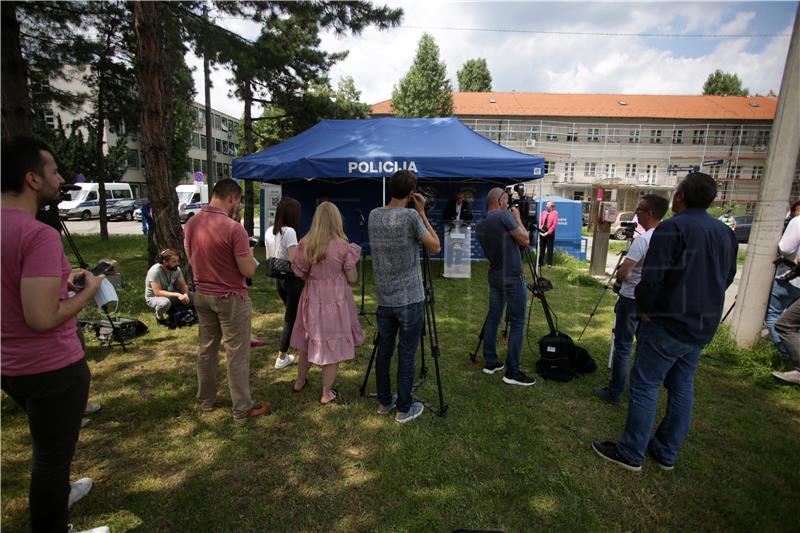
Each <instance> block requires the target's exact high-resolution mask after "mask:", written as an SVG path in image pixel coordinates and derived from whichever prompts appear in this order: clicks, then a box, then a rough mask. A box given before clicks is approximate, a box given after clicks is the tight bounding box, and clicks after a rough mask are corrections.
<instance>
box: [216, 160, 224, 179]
mask: <svg viewBox="0 0 800 533" xmlns="http://www.w3.org/2000/svg"><path fill="white" fill-rule="evenodd" d="M214 169H215V172H214V174H215V177H218V178H221V177H223V175H224V174H225V168H224V166H223V164H222V163H220V162H219V161H217V162H216V164H215V165H214Z"/></svg>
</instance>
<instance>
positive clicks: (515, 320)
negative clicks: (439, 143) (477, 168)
mask: <svg viewBox="0 0 800 533" xmlns="http://www.w3.org/2000/svg"><path fill="white" fill-rule="evenodd" d="M486 206H487V209H488V211H489V212H488V213H487V214H486V216H485V217H484V218H483V220H481V221H480V222H478V225H477V226H476V227H475V233H476V234H477V236H478V241H480V243H481V247H482V248H483V253H484V255H486V258H487V259H489V274H488V278H489V312H488V313H487V315H486V324H485V326H484V330H483V331H484V333H483V359H484V363H485V364H484V367H483V372H484V373H485V374H494V373H495V372H499V371H500V370H503V369H505V371H506V372H505V376H503V382H504V383H507V384H509V385H521V386H523V387H529V386H531V385H533V384H534V383H536V380H535V379H534V378H532V377H530V376H527V375H526V374H525V373H524V372H522V370H520V366H519V354H520V351H521V350H522V336H523V333H524V331H525V304H526V302H527V300H528V292H527V291H528V289H527V288H526V286H525V276H524V274H523V273H522V260H521V258H520V250H519V249H520V246H525V247H527V246H530V236H529V235H528V231H527V230H526V229H525V226H523V225H522V220H521V219H520V214H519V210H518V209H517V208H516V207H514V208H512V209H511V210H509V209H508V195H507V194H505V191H503V189H501V188H499V187H495V188H493V189H492V190H490V191H489V194H488V195H487V197H486ZM506 305H507V306H508V318H509V321H510V325H511V332H510V334H509V337H508V357H507V358H506V364H505V365H504V364H503V363H501V362H500V361H498V360H497V328H498V326H499V325H500V320H501V319H502V317H503V307H504V306H506Z"/></svg>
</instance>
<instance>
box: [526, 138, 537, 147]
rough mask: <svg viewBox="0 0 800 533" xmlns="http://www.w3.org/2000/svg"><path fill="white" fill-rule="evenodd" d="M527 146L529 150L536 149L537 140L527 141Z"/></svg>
mask: <svg viewBox="0 0 800 533" xmlns="http://www.w3.org/2000/svg"><path fill="white" fill-rule="evenodd" d="M525 146H526V147H527V148H534V147H535V146H536V139H528V140H526V141H525Z"/></svg>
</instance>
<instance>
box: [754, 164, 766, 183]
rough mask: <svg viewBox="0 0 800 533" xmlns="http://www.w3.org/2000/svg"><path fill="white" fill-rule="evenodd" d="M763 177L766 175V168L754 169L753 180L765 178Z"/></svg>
mask: <svg viewBox="0 0 800 533" xmlns="http://www.w3.org/2000/svg"><path fill="white" fill-rule="evenodd" d="M763 175H764V167H763V166H758V167H753V175H752V178H753V180H754V181H757V180H760V179H761V176H763Z"/></svg>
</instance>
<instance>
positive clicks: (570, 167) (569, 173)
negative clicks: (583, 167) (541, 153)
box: [564, 163, 575, 181]
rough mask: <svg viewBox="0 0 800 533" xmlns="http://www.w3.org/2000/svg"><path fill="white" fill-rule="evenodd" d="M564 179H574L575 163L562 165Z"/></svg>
mask: <svg viewBox="0 0 800 533" xmlns="http://www.w3.org/2000/svg"><path fill="white" fill-rule="evenodd" d="M564 177H565V178H567V179H568V180H570V181H571V180H572V179H574V178H575V163H564Z"/></svg>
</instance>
